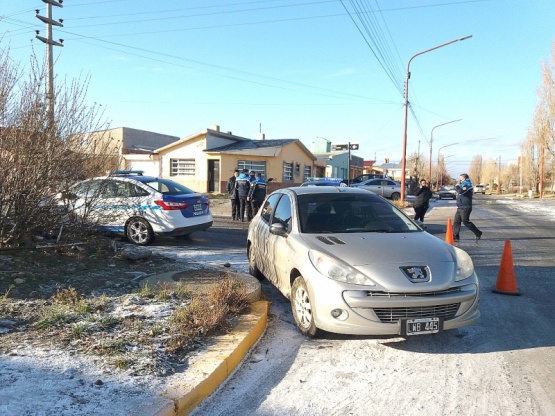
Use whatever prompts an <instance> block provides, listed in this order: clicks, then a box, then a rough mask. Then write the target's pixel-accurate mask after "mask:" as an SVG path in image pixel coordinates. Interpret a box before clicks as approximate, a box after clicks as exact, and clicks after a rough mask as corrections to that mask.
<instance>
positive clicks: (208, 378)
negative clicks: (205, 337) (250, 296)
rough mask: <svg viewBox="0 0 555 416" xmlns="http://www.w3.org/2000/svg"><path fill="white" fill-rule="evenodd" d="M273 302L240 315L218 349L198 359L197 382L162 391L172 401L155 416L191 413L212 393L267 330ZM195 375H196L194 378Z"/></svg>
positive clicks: (260, 303) (194, 367) (254, 305)
mask: <svg viewBox="0 0 555 416" xmlns="http://www.w3.org/2000/svg"><path fill="white" fill-rule="evenodd" d="M269 308H270V302H268V301H266V300H260V301H257V302H254V303H252V304H251V312H250V313H249V314H247V315H241V316H240V317H239V323H238V324H237V325H236V327H235V328H234V329H233V331H232V332H231V333H229V334H226V335H223V336H221V337H218V338H219V340H218V342H216V344H217V348H215V349H214V350H213V351H211V352H210V353H208V354H207V356H206V357H204V358H203V359H202V360H201V361H199V362H195V363H194V364H193V365H192V366H191V368H190V369H189V370H188V373H192V374H195V373H196V374H198V375H199V377H197V379H198V380H197V382H193V383H191V382H190V381H189V382H188V380H184V385H182V386H179V387H175V388H172V389H169V390H167V391H165V392H163V393H162V394H161V396H162V397H165V398H167V399H169V400H171V401H172V403H171V404H168V405H167V406H166V407H165V408H163V409H160V410H158V411H157V412H156V413H154V415H155V416H176V415H179V416H181V415H188V414H189V413H190V412H191V411H193V410H194V409H195V407H197V406H198V405H199V404H200V403H201V402H202V401H203V400H204V399H205V398H206V397H208V396H209V395H211V394H212V393H213V392H214V391H216V389H217V388H218V387H219V386H220V385H221V384H222V383H223V382H224V381H225V380H226V379H227V378H228V377H229V375H230V374H231V373H232V372H233V371H234V370H235V368H236V367H237V366H238V365H239V364H240V363H241V361H242V360H243V358H244V357H245V355H246V354H247V353H248V351H249V350H250V349H251V347H252V346H253V345H254V344H255V343H256V342H257V341H258V339H259V338H260V337H261V335H262V334H263V333H264V331H265V329H266V324H267V321H268V310H269ZM193 378H194V377H193Z"/></svg>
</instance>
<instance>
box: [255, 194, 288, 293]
mask: <svg viewBox="0 0 555 416" xmlns="http://www.w3.org/2000/svg"><path fill="white" fill-rule="evenodd" d="M281 196H282V194H281V193H274V194H272V195H270V196H269V197H268V198H267V199H266V200H265V201H264V204H263V205H262V208H261V212H260V221H256V222H255V223H254V227H255V229H254V230H253V232H252V233H250V234H251V236H252V241H251V247H250V250H253V252H254V257H255V262H256V265H257V267H258V269H259V270H260V271H261V272H262V274H263V275H264V276H265V277H266V278H267V279H268V280H269V281H271V282H275V281H276V277H275V275H276V271H275V267H274V264H273V263H274V251H273V246H272V242H273V241H274V240H275V238H274V237H275V236H274V235H272V234H270V224H271V221H272V217H273V214H274V212H275V209H276V206H277V203H278V201H279V199H280V198H281ZM252 226H253V225H251V227H252Z"/></svg>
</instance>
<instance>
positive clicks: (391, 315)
mask: <svg viewBox="0 0 555 416" xmlns="http://www.w3.org/2000/svg"><path fill="white" fill-rule="evenodd" d="M459 306H460V303H451V304H448V305H437V306H417V307H410V308H374V313H375V314H376V315H377V316H378V318H379V319H380V321H381V322H383V323H395V322H398V321H399V319H403V318H429V317H438V318H443V319H444V320H446V321H448V320H449V319H453V318H454V317H455V314H456V313H457V311H458V310H459Z"/></svg>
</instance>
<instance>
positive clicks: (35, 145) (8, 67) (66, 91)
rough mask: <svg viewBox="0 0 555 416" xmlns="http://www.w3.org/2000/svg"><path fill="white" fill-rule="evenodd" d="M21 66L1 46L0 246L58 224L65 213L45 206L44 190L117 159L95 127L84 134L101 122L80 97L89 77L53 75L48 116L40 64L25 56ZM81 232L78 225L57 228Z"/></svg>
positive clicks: (47, 193)
mask: <svg viewBox="0 0 555 416" xmlns="http://www.w3.org/2000/svg"><path fill="white" fill-rule="evenodd" d="M26 72H27V73H26V74H25V73H24V71H22V70H21V69H20V67H19V66H17V65H15V64H13V63H12V61H10V58H9V49H0V163H1V166H2V167H3V175H2V178H1V179H0V248H2V247H6V246H21V245H22V244H24V243H28V242H29V241H30V239H31V236H32V235H33V234H34V233H36V232H37V231H38V230H42V231H43V232H51V231H54V230H59V228H60V224H61V223H62V222H63V221H62V220H63V219H64V217H65V216H66V215H67V213H64V212H63V210H60V209H52V208H53V205H54V204H56V203H55V202H54V201H53V200H52V199H49V197H51V196H52V195H54V194H56V193H59V192H62V193H63V192H64V191H67V190H68V189H69V187H70V186H71V185H72V184H74V183H75V182H77V181H79V180H82V179H85V178H90V177H93V176H98V175H101V174H102V175H104V174H106V171H107V170H113V169H115V168H117V166H118V162H119V160H118V152H117V149H115V150H114V149H113V146H111V147H110V142H109V141H108V140H107V139H106V138H104V137H103V135H102V134H98V133H97V134H95V135H91V134H90V132H95V131H96V132H97V131H102V130H105V129H106V128H107V123H106V122H103V121H101V120H102V119H103V112H102V111H101V109H100V107H99V106H97V105H92V106H88V105H87V104H86V103H85V96H86V92H87V88H88V83H89V79H88V78H85V79H83V80H74V81H72V82H67V81H64V82H60V81H59V80H58V81H57V88H56V90H55V94H54V100H55V110H54V114H53V117H52V118H51V117H50V116H49V112H48V111H47V108H48V103H47V98H46V91H45V88H44V82H45V79H46V70H45V67H44V65H40V64H39V63H38V62H37V60H36V58H35V57H32V59H31V65H30V69H29V70H28V71H26ZM51 202H52V203H51ZM56 232H58V231H56ZM80 232H81V227H79V225H78V224H74V226H73V227H71V226H67V225H66V229H65V230H64V233H65V234H66V235H67V236H69V235H73V234H79V233H80Z"/></svg>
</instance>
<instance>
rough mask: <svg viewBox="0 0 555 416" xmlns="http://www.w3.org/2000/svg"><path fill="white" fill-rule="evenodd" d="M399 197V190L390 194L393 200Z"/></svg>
mask: <svg viewBox="0 0 555 416" xmlns="http://www.w3.org/2000/svg"><path fill="white" fill-rule="evenodd" d="M399 198H401V194H400V193H399V192H393V193H392V194H391V199H393V200H394V201H397V200H398V199H399Z"/></svg>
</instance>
